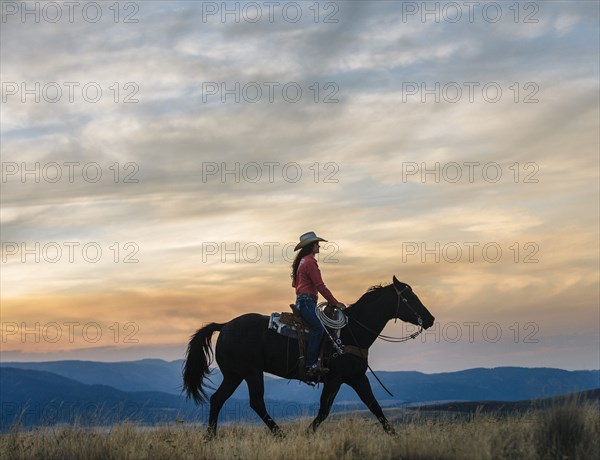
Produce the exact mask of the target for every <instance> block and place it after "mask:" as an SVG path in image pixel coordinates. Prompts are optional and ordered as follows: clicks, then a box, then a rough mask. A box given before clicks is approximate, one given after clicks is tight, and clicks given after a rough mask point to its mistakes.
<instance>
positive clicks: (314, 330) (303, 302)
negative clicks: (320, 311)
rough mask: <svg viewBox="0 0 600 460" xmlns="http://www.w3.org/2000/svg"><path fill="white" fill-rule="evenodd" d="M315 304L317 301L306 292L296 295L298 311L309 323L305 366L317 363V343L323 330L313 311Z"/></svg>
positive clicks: (319, 342) (318, 343)
mask: <svg viewBox="0 0 600 460" xmlns="http://www.w3.org/2000/svg"><path fill="white" fill-rule="evenodd" d="M316 306H317V301H316V300H315V299H314V298H311V297H310V296H308V295H306V294H300V295H299V296H297V297H296V308H297V309H298V311H299V312H300V316H302V319H303V320H304V321H306V322H307V323H308V324H309V325H310V332H309V334H308V346H307V347H306V348H307V350H306V361H305V362H306V366H307V367H308V366H312V365H313V364H317V359H318V358H319V345H321V338H322V337H323V332H324V331H325V329H324V328H323V325H322V324H321V322H320V321H319V319H318V318H317V314H316V313H315V307H316Z"/></svg>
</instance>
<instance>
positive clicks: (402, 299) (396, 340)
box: [351, 284, 423, 343]
mask: <svg viewBox="0 0 600 460" xmlns="http://www.w3.org/2000/svg"><path fill="white" fill-rule="evenodd" d="M393 286H394V290H395V291H396V295H397V297H398V303H397V304H396V316H395V317H394V322H396V321H397V319H398V316H399V315H400V305H401V302H404V304H405V305H406V306H407V307H408V309H409V310H410V311H411V312H412V313H413V314H414V315H415V317H416V318H417V323H418V326H419V330H418V331H416V332H413V333H412V334H410V335H407V336H405V337H391V336H389V335H383V334H379V333H377V331H374V330H372V329H371V328H369V327H368V326H365V325H364V324H363V323H361V322H360V321H358V320H357V319H356V318H351V319H352V320H353V321H354V322H355V323H356V324H358V325H359V326H360V327H362V328H363V329H365V330H367V331H369V332H370V333H372V334H376V336H377V338H378V339H381V340H383V341H385V342H392V343H402V342H408V341H409V340H412V339H414V338H415V337H417V336H418V335H419V334H420V333H421V332H423V319H422V318H421V315H419V314H418V313H417V312H416V311H415V309H414V308H413V307H412V305H411V304H410V302H409V300H408V299H407V298H406V297H404V296H403V295H402V294H403V293H404V291H406V290H407V289H410V286H406V287H405V288H404V289H402V290H399V289H398V288H397V287H396V285H395V284H394V285H393Z"/></svg>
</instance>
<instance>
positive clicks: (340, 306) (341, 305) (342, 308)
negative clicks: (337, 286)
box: [335, 302, 346, 310]
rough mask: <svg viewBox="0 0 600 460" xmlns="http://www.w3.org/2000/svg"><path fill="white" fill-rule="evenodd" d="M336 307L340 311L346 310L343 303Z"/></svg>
mask: <svg viewBox="0 0 600 460" xmlns="http://www.w3.org/2000/svg"><path fill="white" fill-rule="evenodd" d="M335 306H336V308H339V309H340V310H345V309H346V305H344V304H343V303H342V302H338V303H337V304H336V305H335Z"/></svg>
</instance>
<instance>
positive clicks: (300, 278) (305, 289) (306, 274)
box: [292, 254, 338, 305]
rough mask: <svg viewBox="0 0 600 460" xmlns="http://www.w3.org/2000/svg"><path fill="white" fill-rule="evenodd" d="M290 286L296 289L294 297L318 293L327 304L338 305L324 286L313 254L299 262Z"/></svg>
mask: <svg viewBox="0 0 600 460" xmlns="http://www.w3.org/2000/svg"><path fill="white" fill-rule="evenodd" d="M292 286H293V287H295V288H296V295H298V294H312V295H317V292H319V293H321V295H322V296H323V297H325V300H327V302H329V303H331V304H333V305H335V304H337V303H338V301H337V300H336V299H335V297H333V294H332V293H331V291H330V290H329V289H327V286H325V283H324V282H323V278H321V270H319V265H318V264H317V260H316V259H315V256H314V255H313V254H308V255H306V256H304V257H303V258H302V260H301V261H300V265H298V273H297V274H296V281H295V282H294V281H292Z"/></svg>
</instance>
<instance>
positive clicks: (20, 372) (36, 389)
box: [0, 359, 600, 429]
mask: <svg viewBox="0 0 600 460" xmlns="http://www.w3.org/2000/svg"><path fill="white" fill-rule="evenodd" d="M182 363H183V361H182V360H178V361H172V362H167V361H163V360H155V359H149V360H141V361H130V362H117V363H100V362H94V361H54V362H42V363H1V364H0V404H1V407H2V417H1V419H0V428H1V429H7V427H9V426H10V425H11V424H12V423H14V421H15V420H16V418H17V417H18V415H19V414H20V413H21V412H22V411H23V410H25V412H24V415H23V424H24V425H34V424H39V423H45V424H54V423H72V422H73V421H75V419H77V420H79V421H82V422H83V423H98V422H99V421H102V420H104V421H106V422H107V423H108V422H109V421H111V420H112V421H115V420H136V421H140V422H143V423H164V422H167V421H170V422H173V421H174V420H176V419H185V420H188V421H193V420H195V421H204V420H205V419H206V417H207V412H208V405H204V406H195V405H194V404H193V403H191V402H190V401H187V400H186V398H185V397H184V396H183V395H182V394H181V393H180V391H179V385H180V381H181V366H182ZM377 374H378V376H379V378H380V379H381V380H382V381H383V383H384V384H385V385H386V387H387V388H388V389H389V390H390V391H391V392H392V393H393V394H394V398H390V396H389V395H387V394H385V392H384V390H383V389H382V388H381V387H380V386H379V384H378V383H377V382H375V380H374V379H373V376H372V374H370V373H368V374H367V375H368V376H369V378H370V380H371V385H372V387H373V391H374V393H375V396H376V397H377V398H378V400H379V401H380V403H381V405H382V406H383V407H384V408H394V407H405V406H408V405H416V404H418V405H420V406H423V405H424V404H430V406H429V408H430V410H444V411H447V410H459V409H458V408H461V407H462V408H464V409H465V410H469V409H468V408H472V407H474V405H476V404H480V405H481V401H487V402H488V403H486V404H488V405H489V407H492V406H493V407H496V408H498V407H500V406H503V405H504V406H506V407H508V406H509V405H508V404H505V402H509V401H527V402H528V401H530V400H533V399H540V398H546V397H553V396H557V395H564V394H568V393H574V392H585V391H587V390H596V389H598V388H600V371H597V370H593V371H587V370H586V371H565V370H562V369H551V368H531V369H530V368H518V367H501V368H495V369H484V368H478V369H468V370H464V371H459V372H445V373H439V374H423V373H420V372H404V371H398V372H377ZM212 380H213V383H214V385H218V384H219V383H220V381H221V378H220V373H219V372H218V371H214V375H213V378H212ZM321 389H322V387H321V386H319V387H317V388H311V387H309V386H307V385H305V384H301V383H300V382H298V381H288V380H286V379H280V378H273V377H269V376H268V375H267V376H265V400H266V402H267V406H268V410H269V411H270V412H271V413H272V416H273V417H274V418H282V417H283V418H285V417H288V418H297V417H299V416H310V415H314V413H315V412H316V410H317V408H318V402H319V397H320V393H321ZM596 391H597V390H596ZM592 394H596V393H593V392H592ZM436 401H439V402H440V403H437V404H438V405H437V406H431V404H434V403H436ZM450 401H454V402H452V403H449V402H450ZM511 404H513V403H511ZM363 407H364V406H363V405H362V403H361V402H360V400H359V399H358V397H357V396H356V394H355V393H354V391H353V390H351V389H350V388H349V387H347V386H345V385H343V386H342V388H341V390H340V392H339V394H338V397H337V398H336V404H335V406H334V408H333V410H334V412H336V411H345V410H357V409H361V408H363ZM486 407H487V406H486ZM24 408H25V409H24ZM221 420H223V421H227V420H230V421H252V420H256V417H255V414H254V413H253V412H252V411H251V409H250V408H249V407H248V403H247V388H246V386H245V385H240V388H238V390H237V391H236V392H235V393H234V395H233V397H232V399H231V400H229V401H228V403H227V404H226V406H225V407H224V409H223V411H222V418H221Z"/></svg>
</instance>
